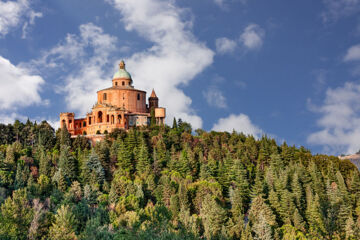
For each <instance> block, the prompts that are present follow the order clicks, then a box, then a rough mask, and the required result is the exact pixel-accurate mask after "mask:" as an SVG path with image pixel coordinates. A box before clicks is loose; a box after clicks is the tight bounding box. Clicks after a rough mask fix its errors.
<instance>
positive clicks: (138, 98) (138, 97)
mask: <svg viewBox="0 0 360 240" xmlns="http://www.w3.org/2000/svg"><path fill="white" fill-rule="evenodd" d="M137 100H138V101H139V100H140V93H138V94H137Z"/></svg>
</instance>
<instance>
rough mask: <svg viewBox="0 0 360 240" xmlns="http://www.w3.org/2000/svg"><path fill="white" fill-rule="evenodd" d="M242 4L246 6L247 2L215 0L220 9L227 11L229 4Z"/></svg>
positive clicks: (243, 0) (241, 0) (244, 0)
mask: <svg viewBox="0 0 360 240" xmlns="http://www.w3.org/2000/svg"><path fill="white" fill-rule="evenodd" d="M230 1H231V2H240V3H241V4H246V3H247V0H214V3H215V4H216V5H218V6H219V7H220V8H222V9H225V10H227V9H228V5H229V2H230Z"/></svg>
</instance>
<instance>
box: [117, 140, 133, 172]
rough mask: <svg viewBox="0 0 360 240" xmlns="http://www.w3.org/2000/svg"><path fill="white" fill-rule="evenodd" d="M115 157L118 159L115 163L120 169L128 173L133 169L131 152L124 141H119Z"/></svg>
mask: <svg viewBox="0 0 360 240" xmlns="http://www.w3.org/2000/svg"><path fill="white" fill-rule="evenodd" d="M117 159H118V163H117V164H118V166H119V168H120V169H121V170H123V171H125V172H128V173H130V172H132V170H133V165H132V154H131V152H130V151H129V147H128V146H127V145H125V143H124V141H120V145H119V151H118V155H117Z"/></svg>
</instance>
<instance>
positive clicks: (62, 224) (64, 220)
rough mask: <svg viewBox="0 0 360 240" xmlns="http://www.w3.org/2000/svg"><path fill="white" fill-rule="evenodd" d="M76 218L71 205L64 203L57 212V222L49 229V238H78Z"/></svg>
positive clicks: (58, 239) (61, 239)
mask: <svg viewBox="0 0 360 240" xmlns="http://www.w3.org/2000/svg"><path fill="white" fill-rule="evenodd" d="M76 224H77V222H76V219H75V216H74V215H73V213H72V212H71V210H70V208H69V206H65V205H62V206H61V207H60V208H59V209H58V210H57V212H56V215H55V222H54V223H53V224H52V226H51V227H50V229H49V238H51V239H53V240H75V239H77V236H76V233H75V228H76Z"/></svg>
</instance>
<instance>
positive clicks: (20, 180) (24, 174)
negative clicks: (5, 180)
mask: <svg viewBox="0 0 360 240" xmlns="http://www.w3.org/2000/svg"><path fill="white" fill-rule="evenodd" d="M29 175H30V170H29V167H28V166H26V165H25V163H24V162H23V161H18V164H17V168H16V175H15V184H14V185H15V189H19V188H23V187H25V186H26V184H27V181H28V178H29Z"/></svg>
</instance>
